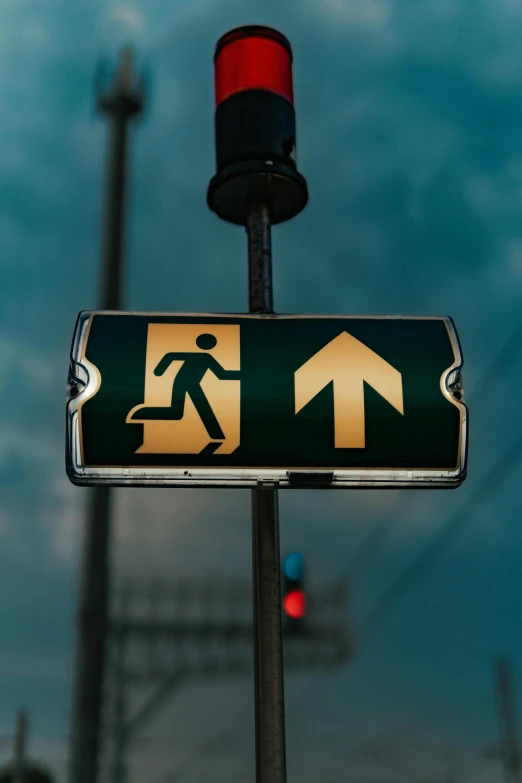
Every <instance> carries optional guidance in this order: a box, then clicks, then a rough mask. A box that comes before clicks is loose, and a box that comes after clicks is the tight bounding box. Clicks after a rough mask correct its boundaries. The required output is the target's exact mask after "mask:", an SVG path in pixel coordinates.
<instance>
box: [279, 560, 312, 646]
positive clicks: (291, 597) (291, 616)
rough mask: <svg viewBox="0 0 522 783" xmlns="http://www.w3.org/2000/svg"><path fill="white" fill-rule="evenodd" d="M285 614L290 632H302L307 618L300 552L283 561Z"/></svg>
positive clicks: (302, 563)
mask: <svg viewBox="0 0 522 783" xmlns="http://www.w3.org/2000/svg"><path fill="white" fill-rule="evenodd" d="M282 587H283V590H282V603H283V613H284V615H285V618H286V628H287V629H288V630H293V631H297V630H301V629H302V628H303V621H304V618H305V616H306V608H307V607H306V591H305V584H304V562H303V556H302V554H301V553H300V552H291V553H290V554H288V555H286V557H285V558H284V559H283V586H282Z"/></svg>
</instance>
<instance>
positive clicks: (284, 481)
mask: <svg viewBox="0 0 522 783" xmlns="http://www.w3.org/2000/svg"><path fill="white" fill-rule="evenodd" d="M96 315H116V316H120V317H122V316H129V315H132V316H140V317H149V318H150V317H158V316H159V317H161V316H165V317H180V318H183V317H185V318H186V317H190V318H233V319H235V320H238V319H241V320H243V319H252V318H254V319H258V320H259V319H272V320H273V319H276V320H283V319H292V320H299V319H306V320H310V319H314V318H320V319H337V320H354V319H361V320H411V321H427V320H429V321H434V320H435V321H443V322H444V324H445V326H446V329H447V331H448V336H449V338H450V341H451V346H452V349H453V354H454V362H453V364H452V365H451V366H450V367H448V368H447V370H445V371H444V372H443V373H442V375H441V379H440V388H441V391H442V393H443V395H444V396H445V397H446V398H447V399H448V400H449V401H450V402H451V403H452V404H453V405H456V406H457V408H458V409H459V411H460V421H461V426H460V442H459V453H458V462H457V465H456V466H455V468H454V469H450V470H441V469H416V468H415V469H411V470H410V469H405V468H402V469H392V468H379V469H375V468H369V469H364V468H351V469H336V468H325V467H321V468H317V467H313V466H312V467H307V468H303V467H299V468H292V467H286V468H243V467H240V468H216V467H206V468H204V467H196V468H194V467H172V466H165V467H153V468H151V467H149V468H146V467H138V466H124V465H122V466H120V467H115V466H103V465H101V466H89V467H87V466H85V465H84V461H83V449H82V439H81V409H82V406H83V404H84V403H85V402H86V401H87V400H89V399H90V398H91V397H93V396H94V395H95V394H96V392H97V391H98V389H99V387H100V383H101V378H100V374H99V372H98V370H97V368H96V367H95V366H94V365H93V364H91V363H90V362H89V361H88V360H87V359H86V357H85V347H86V345H87V340H88V336H89V331H90V327H91V324H92V320H93V317H94V316H96ZM463 363H464V362H463V358H462V353H461V349H460V343H459V339H458V336H457V332H456V330H455V325H454V323H453V320H452V319H451V318H450V317H448V316H400V315H399V316H389V315H384V316H370V315H360V316H354V315H350V316H348V315H287V314H284V315H283V314H269V315H257V314H255V315H252V314H245V313H149V312H134V311H109V310H96V311H83V312H81V313H80V314H79V316H78V319H77V322H76V327H75V331H74V336H73V341H72V347H71V365H70V371H69V382H68V386H67V405H66V432H67V438H66V469H67V475H68V476H69V478H70V480H71V481H72V482H73V484H76V485H78V486H97V485H105V486H114V487H124V486H141V487H156V486H164V487H191V488H195V487H204V488H210V487H226V488H232V487H242V488H253V487H257V486H259V485H260V484H268V485H273V486H276V487H278V488H280V489H290V488H297V489H308V488H314V489H357V488H359V489H392V488H394V489H408V488H409V489H453V488H455V487H458V486H460V484H461V483H462V482H463V481H464V479H465V477H466V467H467V451H468V409H467V406H466V404H465V402H464V393H463V388H462V382H461V371H462V366H463ZM73 385H75V386H76V387H77V388H78V387H80V388H81V391H79V393H77V394H75V395H73V394H71V388H72V386H73ZM456 395H458V396H456ZM189 459H190V457H189Z"/></svg>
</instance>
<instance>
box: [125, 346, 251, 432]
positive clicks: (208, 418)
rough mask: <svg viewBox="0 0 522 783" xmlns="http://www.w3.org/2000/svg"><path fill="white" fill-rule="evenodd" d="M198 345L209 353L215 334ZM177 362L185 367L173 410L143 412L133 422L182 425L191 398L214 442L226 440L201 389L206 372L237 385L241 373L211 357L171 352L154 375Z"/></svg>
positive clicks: (177, 379) (179, 376)
mask: <svg viewBox="0 0 522 783" xmlns="http://www.w3.org/2000/svg"><path fill="white" fill-rule="evenodd" d="M196 345H197V346H198V348H200V349H201V351H210V350H212V349H213V348H215V347H216V345H217V339H216V338H215V337H214V335H213V334H200V335H199V337H197V338H196ZM175 361H182V362H183V364H182V366H181V369H180V370H179V371H178V373H177V375H176V377H175V378H174V383H173V384H172V398H171V403H170V408H167V407H156V406H154V407H146V408H141V410H139V411H135V412H134V413H133V415H132V416H131V420H133V419H134V420H135V419H139V420H140V421H150V420H154V421H179V419H182V418H183V414H184V411H185V401H186V398H187V395H188V396H189V397H190V399H191V400H192V402H193V403H194V407H195V408H196V411H197V412H198V415H199V417H200V419H201V421H202V422H203V424H204V426H205V429H206V431H207V432H208V434H209V437H210V438H212V440H224V438H225V435H224V433H223V430H222V429H221V427H220V426H219V422H218V420H217V418H216V415H215V413H214V411H213V410H212V406H211V405H210V403H209V401H208V400H207V397H206V395H205V392H204V391H203V389H202V388H201V382H202V380H203V377H204V375H205V373H206V372H207V370H211V372H213V373H214V375H215V376H216V378H218V379H219V380H220V381H238V380H239V379H240V373H239V372H236V371H235V370H225V369H223V367H222V366H221V365H220V364H219V362H218V361H217V360H216V359H214V357H213V356H211V355H210V354H208V353H188V352H186V351H169V353H167V354H165V356H164V357H163V358H162V359H161V361H160V362H159V363H158V364H157V366H156V367H155V369H154V375H157V376H161V375H163V373H164V372H166V370H168V368H169V367H170V365H171V364H172V362H175Z"/></svg>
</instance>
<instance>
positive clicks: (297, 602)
mask: <svg viewBox="0 0 522 783" xmlns="http://www.w3.org/2000/svg"><path fill="white" fill-rule="evenodd" d="M283 609H284V610H285V612H286V614H287V615H288V617H291V618H292V619H293V620H302V619H303V617H304V616H305V614H306V599H305V594H304V593H303V591H302V590H292V592H291V593H287V594H286V595H285V597H284V599H283Z"/></svg>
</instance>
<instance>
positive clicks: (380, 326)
mask: <svg viewBox="0 0 522 783" xmlns="http://www.w3.org/2000/svg"><path fill="white" fill-rule="evenodd" d="M71 359H72V361H71V373H70V383H69V396H68V401H67V422H68V426H67V440H68V443H67V471H68V474H69V477H70V478H71V480H72V481H74V482H75V483H80V484H95V483H106V484H113V485H122V484H136V485H154V484H165V485H172V486H180V485H191V486H194V485H200V486H253V485H255V484H256V482H257V481H259V480H265V481H277V482H278V483H279V485H280V486H282V487H285V486H296V487H301V486H316V485H317V486H320V485H324V486H329V487H350V486H374V487H375V486H394V487H404V486H413V487H419V486H430V487H434V486H440V487H445V486H447V487H452V486H457V485H458V484H459V483H461V482H462V480H463V479H464V476H465V464H466V439H467V438H466V407H465V405H464V403H463V399H462V388H461V383H460V369H461V366H462V357H461V354H460V348H459V343H458V338H457V336H456V333H455V329H454V326H453V322H452V321H451V319H447V318H399V317H346V318H342V317H327V316H248V315H158V314H146V313H143V314H137V313H82V314H80V316H79V319H78V323H77V327H76V332H75V336H74V340H73V349H72V357H71Z"/></svg>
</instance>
